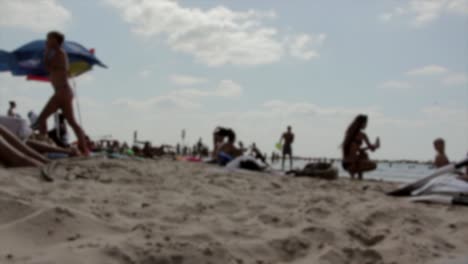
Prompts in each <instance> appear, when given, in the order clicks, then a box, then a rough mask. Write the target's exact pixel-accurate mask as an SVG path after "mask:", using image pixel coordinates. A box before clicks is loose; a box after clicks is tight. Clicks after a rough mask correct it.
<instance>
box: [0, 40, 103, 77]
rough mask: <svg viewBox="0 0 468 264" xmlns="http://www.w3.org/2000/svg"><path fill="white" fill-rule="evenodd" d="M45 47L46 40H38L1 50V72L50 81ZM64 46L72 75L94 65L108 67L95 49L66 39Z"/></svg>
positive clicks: (79, 73)
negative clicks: (98, 56)
mask: <svg viewBox="0 0 468 264" xmlns="http://www.w3.org/2000/svg"><path fill="white" fill-rule="evenodd" d="M45 47H46V41H45V40H36V41H32V42H29V43H28V44H25V45H24V46H22V47H20V48H18V49H16V50H14V51H12V52H7V51H3V50H0V72H2V71H10V72H11V74H12V75H14V76H26V77H27V79H28V80H37V81H48V72H47V71H46V69H45V66H44V52H45ZM62 48H63V49H64V50H65V52H66V53H67V55H68V60H69V64H70V68H69V76H70V77H76V76H79V75H81V74H83V73H85V72H87V71H89V70H91V69H92V67H93V66H94V65H98V66H101V67H103V68H107V66H106V65H104V64H103V63H102V62H101V61H100V60H99V59H98V58H97V57H96V56H95V55H94V49H91V50H88V49H86V48H85V47H83V46H82V45H80V44H78V43H76V42H73V41H65V42H64V43H63V45H62Z"/></svg>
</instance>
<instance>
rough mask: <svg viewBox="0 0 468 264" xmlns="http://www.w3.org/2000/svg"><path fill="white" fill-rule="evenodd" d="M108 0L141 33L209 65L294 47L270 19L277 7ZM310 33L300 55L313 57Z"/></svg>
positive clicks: (264, 58)
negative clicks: (238, 8) (269, 23)
mask: <svg viewBox="0 0 468 264" xmlns="http://www.w3.org/2000/svg"><path fill="white" fill-rule="evenodd" d="M107 2H108V3H109V4H110V5H111V6H113V7H115V8H117V9H118V10H119V11H120V12H121V15H122V16H123V18H124V20H125V21H126V22H128V23H130V24H132V25H133V31H134V32H135V33H136V34H139V35H142V36H146V37H160V36H163V37H165V39H166V42H167V45H169V47H170V48H171V49H173V50H174V51H177V52H181V53H185V54H189V55H192V56H194V57H195V59H196V60H197V61H198V62H201V63H204V64H207V65H209V66H219V65H224V64H234V65H259V64H268V63H273V62H276V61H279V60H280V59H281V57H282V56H283V55H284V53H285V48H288V47H285V45H288V43H287V41H285V39H286V37H282V36H280V34H278V30H277V29H276V28H274V27H271V26H267V25H265V20H267V19H273V18H275V17H276V15H275V13H274V12H271V11H269V12H262V11H257V10H249V11H233V10H231V9H228V8H226V7H223V6H217V7H214V8H210V9H206V10H204V9H200V8H189V7H184V6H182V5H181V4H180V3H179V2H178V1H172V0H140V1H132V0H107ZM305 36H308V38H310V40H309V39H306V40H305V43H302V45H303V46H304V47H301V46H300V45H299V48H300V52H299V53H300V54H301V55H300V57H301V58H311V57H313V56H314V55H315V54H316V53H317V51H315V50H312V49H310V47H309V45H310V43H309V42H311V41H312V40H313V39H314V37H313V36H312V35H305ZM318 38H319V39H320V38H321V37H318ZM302 41H303V42H304V40H302ZM295 44H296V46H297V44H298V43H297V42H296V43H295ZM299 44H301V43H299ZM295 50H297V47H296V48H295ZM315 56H316V55H315Z"/></svg>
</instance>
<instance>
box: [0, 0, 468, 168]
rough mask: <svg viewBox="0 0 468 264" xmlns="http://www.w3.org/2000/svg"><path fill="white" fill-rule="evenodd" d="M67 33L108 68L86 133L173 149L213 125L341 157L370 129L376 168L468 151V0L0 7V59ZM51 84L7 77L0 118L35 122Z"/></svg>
mask: <svg viewBox="0 0 468 264" xmlns="http://www.w3.org/2000/svg"><path fill="white" fill-rule="evenodd" d="M51 29H58V30H61V31H63V32H64V33H65V34H66V37H67V38H68V39H70V40H74V41H78V42H80V43H82V44H83V45H85V46H86V47H89V48H95V49H96V54H97V55H98V57H99V58H100V59H101V60H102V61H103V62H104V63H106V64H107V65H108V66H109V69H101V68H95V69H94V70H93V71H92V72H90V73H87V74H86V75H84V76H81V77H78V78H77V79H76V80H75V81H74V82H75V83H76V85H77V87H78V97H79V104H80V108H81V115H82V121H83V125H84V128H85V130H86V131H87V133H89V134H90V135H91V136H92V137H94V138H98V137H102V136H105V135H112V136H113V137H114V138H118V139H121V140H128V141H130V140H131V138H132V132H133V130H135V129H137V130H138V131H139V135H140V137H141V138H142V139H149V140H152V141H153V142H154V143H176V142H177V141H178V140H179V138H180V131H181V130H182V129H183V128H185V129H187V135H188V141H189V142H192V143H193V142H195V141H196V140H197V139H198V137H202V138H203V139H204V141H205V142H208V141H209V140H211V138H210V135H211V132H212V130H213V129H214V127H215V126H217V125H223V126H228V127H232V128H234V129H235V130H236V132H237V134H238V135H239V139H241V140H242V141H244V143H246V144H250V143H251V142H254V141H255V142H257V145H259V146H260V147H261V149H262V150H264V151H265V152H270V151H271V150H272V149H273V146H274V144H275V142H276V141H277V140H278V138H279V136H280V134H281V132H283V131H284V130H285V127H286V126H287V125H292V126H293V130H294V131H295V133H296V137H297V141H296V143H295V145H294V150H295V153H296V154H298V155H304V156H306V155H307V156H339V155H340V151H339V145H340V143H341V141H342V138H343V133H344V130H345V129H346V127H347V125H348V124H349V123H350V121H351V120H352V119H353V117H354V116H355V115H357V114H359V113H366V114H368V115H369V117H370V123H369V127H368V129H367V131H368V134H369V136H370V137H371V138H375V137H376V136H380V138H381V141H382V149H381V150H379V151H378V152H376V153H375V154H374V157H376V158H414V159H424V160H426V159H431V158H432V157H433V155H434V153H433V149H432V141H433V139H434V138H436V137H444V138H445V139H446V141H447V148H448V154H449V155H450V157H452V158H453V159H459V158H461V157H463V156H464V155H465V153H466V152H467V151H468V0H408V1H401V0H380V1H373V0H365V1H328V0H314V1H312V0H294V1H283V0H271V1H246V0H236V1H227V0H218V1H216V0H197V1H195V0H179V1H175V0H97V1H95V0H83V1H72V0H68V1H65V0H64V1H58V0H21V1H19V0H18V1H11V0H0V49H4V50H9V51H11V50H14V49H15V48H16V47H18V46H20V45H22V44H24V43H26V42H28V41H30V40H34V39H40V38H44V35H45V33H46V32H47V31H49V30H51ZM51 93H52V89H51V88H50V87H49V86H48V84H41V83H37V82H27V81H25V80H24V79H23V78H18V77H11V76H10V75H9V74H7V73H0V109H3V110H1V111H6V109H7V102H8V100H10V99H14V100H16V101H17V103H18V105H19V112H20V113H21V114H22V115H23V116H24V115H26V113H27V111H29V110H35V111H36V112H39V111H40V109H41V108H42V107H43V105H44V104H45V102H46V100H47V98H48V97H49V96H50V95H51Z"/></svg>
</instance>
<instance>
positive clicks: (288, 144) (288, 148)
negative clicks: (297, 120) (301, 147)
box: [280, 126, 294, 170]
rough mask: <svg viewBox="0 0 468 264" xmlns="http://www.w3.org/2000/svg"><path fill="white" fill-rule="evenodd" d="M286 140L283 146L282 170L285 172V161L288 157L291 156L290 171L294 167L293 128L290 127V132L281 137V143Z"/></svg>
mask: <svg viewBox="0 0 468 264" xmlns="http://www.w3.org/2000/svg"><path fill="white" fill-rule="evenodd" d="M283 140H284V144H283V156H282V159H281V168H282V169H283V170H284V161H285V158H286V155H288V156H289V169H290V170H292V166H293V156H292V155H293V154H292V143H293V142H294V134H293V133H292V130H291V126H288V130H287V131H286V132H284V133H283V135H281V138H280V143H282V141H283Z"/></svg>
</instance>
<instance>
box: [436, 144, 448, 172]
mask: <svg viewBox="0 0 468 264" xmlns="http://www.w3.org/2000/svg"><path fill="white" fill-rule="evenodd" d="M434 149H435V150H436V151H437V155H436V157H435V159H434V166H435V167H436V168H440V167H443V166H445V165H448V164H449V163H450V161H449V159H448V158H447V155H445V141H444V140H443V139H442V138H438V139H436V140H434Z"/></svg>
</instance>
